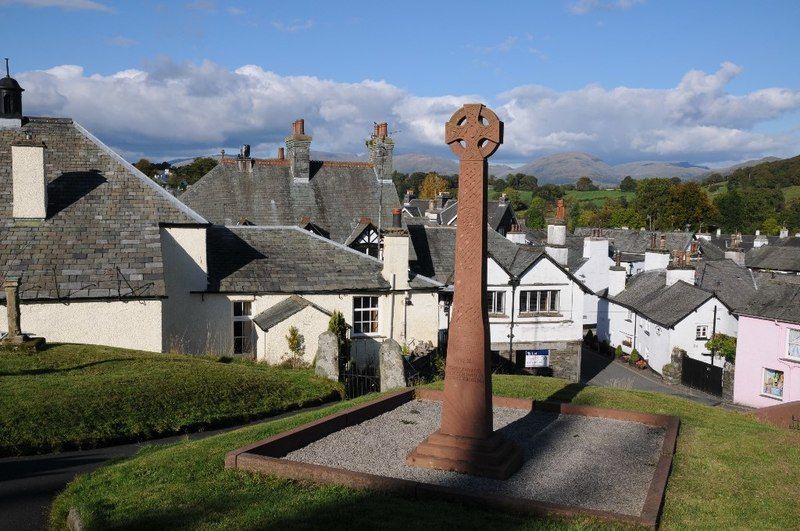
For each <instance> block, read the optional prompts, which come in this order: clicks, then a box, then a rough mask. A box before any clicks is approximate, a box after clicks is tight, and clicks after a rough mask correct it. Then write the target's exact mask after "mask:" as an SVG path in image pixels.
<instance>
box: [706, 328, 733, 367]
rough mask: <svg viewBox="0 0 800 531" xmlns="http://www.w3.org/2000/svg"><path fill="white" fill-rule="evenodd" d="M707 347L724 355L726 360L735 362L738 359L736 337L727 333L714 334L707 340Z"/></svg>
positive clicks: (715, 352)
mask: <svg viewBox="0 0 800 531" xmlns="http://www.w3.org/2000/svg"><path fill="white" fill-rule="evenodd" d="M706 348H707V349H708V350H709V352H712V353H714V354H716V355H717V356H722V357H723V358H725V359H726V360H728V361H730V362H733V361H734V360H735V359H736V338H735V337H731V336H727V335H725V334H714V337H712V338H711V339H709V340H708V341H706Z"/></svg>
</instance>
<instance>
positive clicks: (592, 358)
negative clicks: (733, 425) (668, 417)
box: [581, 349, 723, 406]
mask: <svg viewBox="0 0 800 531" xmlns="http://www.w3.org/2000/svg"><path fill="white" fill-rule="evenodd" d="M581 381H582V382H584V383H589V384H592V385H598V386H600V387H616V388H619V389H639V390H641V391H653V392H655V393H663V394H667V395H674V396H680V397H681V398H686V399H689V400H693V401H695V402H699V403H701V404H704V405H706V406H718V405H723V402H722V400H721V399H720V398H719V397H717V396H714V395H710V394H707V393H704V392H702V391H698V390H696V389H691V388H689V387H684V386H682V385H669V384H667V383H665V382H664V381H663V380H661V379H660V378H659V377H657V376H655V375H652V374H650V373H649V371H647V370H640V369H635V368H633V367H631V366H630V365H628V364H627V363H622V362H620V361H612V360H610V359H609V358H606V357H605V356H601V355H599V354H597V353H596V352H594V351H592V350H587V349H583V356H582V362H581Z"/></svg>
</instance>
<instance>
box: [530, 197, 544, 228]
mask: <svg viewBox="0 0 800 531" xmlns="http://www.w3.org/2000/svg"><path fill="white" fill-rule="evenodd" d="M546 214H547V202H545V200H544V199H542V198H541V197H538V196H536V197H534V198H533V199H531V204H530V206H529V207H528V214H527V216H526V218H525V224H526V225H527V227H528V228H529V229H543V228H545V227H546V226H547V222H546V221H545V216H546Z"/></svg>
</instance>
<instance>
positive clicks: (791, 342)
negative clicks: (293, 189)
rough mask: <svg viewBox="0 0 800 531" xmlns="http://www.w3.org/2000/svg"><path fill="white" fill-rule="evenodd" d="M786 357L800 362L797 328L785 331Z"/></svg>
mask: <svg viewBox="0 0 800 531" xmlns="http://www.w3.org/2000/svg"><path fill="white" fill-rule="evenodd" d="M792 336H795V337H794V338H793V337H792ZM786 357H787V358H789V359H792V360H799V361H800V329H798V328H789V329H787V330H786Z"/></svg>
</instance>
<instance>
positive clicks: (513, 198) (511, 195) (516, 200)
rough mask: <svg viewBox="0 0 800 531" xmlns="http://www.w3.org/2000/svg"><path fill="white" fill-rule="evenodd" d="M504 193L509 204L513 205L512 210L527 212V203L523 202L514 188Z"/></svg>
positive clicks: (507, 189)
mask: <svg viewBox="0 0 800 531" xmlns="http://www.w3.org/2000/svg"><path fill="white" fill-rule="evenodd" d="M503 193H504V194H506V197H507V198H508V202H509V203H511V208H513V209H514V210H515V211H516V210H525V209H526V208H527V207H528V205H527V204H526V203H525V201H523V200H522V196H521V195H520V193H519V192H518V191H517V190H515V189H514V188H506V189H505V190H503Z"/></svg>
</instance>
